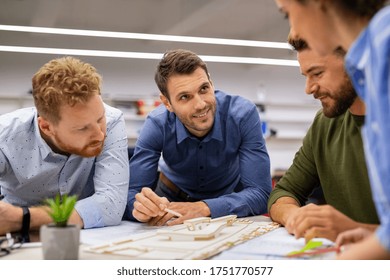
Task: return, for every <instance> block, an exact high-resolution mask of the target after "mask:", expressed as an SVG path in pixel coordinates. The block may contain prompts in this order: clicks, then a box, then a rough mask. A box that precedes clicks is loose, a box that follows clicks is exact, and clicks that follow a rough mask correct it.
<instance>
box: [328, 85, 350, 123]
mask: <svg viewBox="0 0 390 280" xmlns="http://www.w3.org/2000/svg"><path fill="white" fill-rule="evenodd" d="M356 97H357V94H356V91H355V89H354V88H353V86H352V84H351V82H350V81H349V80H348V82H346V83H344V84H343V86H342V87H341V88H340V89H339V90H338V91H337V92H336V94H335V95H334V96H333V97H331V98H332V99H333V100H334V102H335V104H334V105H333V106H331V107H329V106H328V107H324V106H323V113H324V115H325V116H326V117H328V118H335V117H338V116H340V115H342V114H344V113H345V112H346V111H347V110H348V109H349V107H351V105H352V104H353V102H355V100H356Z"/></svg>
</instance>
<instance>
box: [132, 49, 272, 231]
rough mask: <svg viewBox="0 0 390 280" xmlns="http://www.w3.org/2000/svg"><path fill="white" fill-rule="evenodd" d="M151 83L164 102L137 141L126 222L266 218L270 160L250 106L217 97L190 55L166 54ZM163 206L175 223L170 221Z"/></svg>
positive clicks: (204, 69)
mask: <svg viewBox="0 0 390 280" xmlns="http://www.w3.org/2000/svg"><path fill="white" fill-rule="evenodd" d="M155 80H156V83H157V85H158V87H159V89H160V91H161V95H160V98H161V100H162V102H163V103H164V104H163V105H161V106H160V107H158V108H157V109H155V110H154V111H153V112H151V113H150V114H149V116H148V118H147V119H146V121H145V124H144V126H143V128H142V130H141V133H140V136H139V138H138V140H137V143H136V147H135V152H134V155H133V157H132V158H131V161H130V186H129V195H128V204H127V209H126V212H125V217H126V218H128V219H135V220H138V221H140V222H148V223H149V224H152V225H154V224H157V225H162V224H165V223H166V222H167V221H169V220H170V221H169V222H168V225H174V224H178V223H182V222H183V221H184V220H186V219H190V218H195V217H200V216H211V217H212V218H215V217H219V216H224V215H228V214H236V215H238V216H250V215H259V214H264V213H266V211H267V200H268V196H269V193H270V191H271V178H270V177H271V176H270V162H269V157H268V153H267V150H266V146H265V140H264V138H263V135H262V131H261V123H260V118H259V113H258V111H257V109H256V106H255V105H254V104H253V103H252V102H250V101H248V100H246V99H244V98H242V97H239V96H232V95H227V94H225V93H223V92H221V91H218V90H216V91H215V90H214V86H213V84H212V82H211V80H210V77H209V74H208V70H207V67H206V64H205V63H204V62H203V61H202V60H201V59H200V58H199V57H198V56H197V55H196V54H194V53H193V52H190V51H186V50H173V51H169V52H167V53H166V54H165V55H164V57H163V59H162V60H161V61H160V63H159V65H158V67H157V71H156V76H155ZM160 157H161V160H160ZM158 167H159V168H160V171H161V173H160V177H159V179H158V184H157V188H156V189H155V191H153V190H152V187H153V185H154V182H155V180H156V178H157V170H158ZM166 207H169V208H170V209H171V210H174V211H175V212H177V213H179V214H180V215H179V216H180V217H177V219H175V220H171V218H173V217H174V215H173V214H171V213H166V212H165V211H164V210H165V208H166Z"/></svg>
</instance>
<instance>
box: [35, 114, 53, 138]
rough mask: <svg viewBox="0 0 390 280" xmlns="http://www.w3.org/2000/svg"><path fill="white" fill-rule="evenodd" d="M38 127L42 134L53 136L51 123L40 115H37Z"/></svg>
mask: <svg viewBox="0 0 390 280" xmlns="http://www.w3.org/2000/svg"><path fill="white" fill-rule="evenodd" d="M38 127H39V129H40V130H41V132H42V133H43V134H45V135H47V136H53V134H54V130H53V124H52V123H51V122H49V121H48V120H46V119H45V118H43V117H41V116H39V117H38Z"/></svg>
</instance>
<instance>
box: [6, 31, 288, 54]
mask: <svg viewBox="0 0 390 280" xmlns="http://www.w3.org/2000/svg"><path fill="white" fill-rule="evenodd" d="M0 30H4V31H16V32H30V33H46V34H57V35H73V36H91V37H104V38H120V39H137V40H153V41H168V42H184V43H198V44H210V45H228V46H242V47H255V48H275V49H290V50H291V46H290V45H289V44H288V43H280V42H267V41H253V40H237V39H223V38H208V37H193V36H175V35H160V34H145V33H128V32H113V31H96V30H81V29H65V28H49V27H34V26H17V25H0Z"/></svg>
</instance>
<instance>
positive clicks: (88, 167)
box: [0, 104, 129, 228]
mask: <svg viewBox="0 0 390 280" xmlns="http://www.w3.org/2000/svg"><path fill="white" fill-rule="evenodd" d="M104 108H105V111H106V120H107V137H106V139H105V143H104V148H103V151H102V153H101V154H100V155H99V156H97V157H92V158H84V157H80V156H76V155H70V156H69V157H68V156H65V155H61V154H57V153H55V152H53V151H52V150H51V148H50V147H49V146H48V145H47V144H46V142H45V141H44V140H43V139H42V137H41V135H40V133H39V128H38V122H37V112H36V109H35V108H24V109H20V110H16V111H14V112H11V113H9V114H5V115H2V116H0V187H1V193H2V194H3V195H4V196H5V198H4V201H5V202H8V203H11V204H13V205H16V206H35V205H40V204H42V202H43V200H44V199H45V198H48V197H54V196H55V195H56V194H58V193H60V194H61V195H62V194H69V195H74V194H75V195H78V196H79V200H78V202H77V203H76V211H77V212H78V214H79V215H80V216H81V218H82V219H83V222H84V228H93V227H103V226H110V225H117V224H119V223H120V221H121V219H122V216H123V212H124V209H125V206H126V198H127V191H128V184H129V167H128V166H129V165H128V154H127V135H126V129H125V123H124V119H123V114H122V113H121V112H120V111H119V110H117V109H115V108H112V107H110V106H108V105H106V104H105V105H104Z"/></svg>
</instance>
